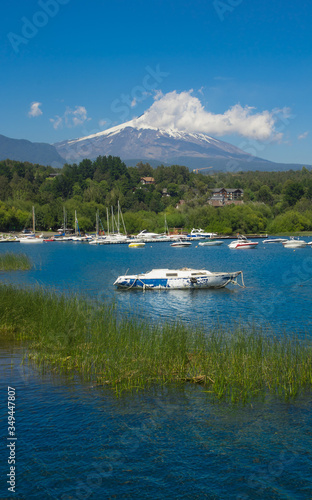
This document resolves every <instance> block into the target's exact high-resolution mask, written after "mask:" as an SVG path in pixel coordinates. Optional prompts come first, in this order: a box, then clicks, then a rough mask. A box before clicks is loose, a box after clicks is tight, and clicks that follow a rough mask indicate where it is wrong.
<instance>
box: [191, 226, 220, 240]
mask: <svg viewBox="0 0 312 500" xmlns="http://www.w3.org/2000/svg"><path fill="white" fill-rule="evenodd" d="M214 236H217V233H207V232H205V231H204V230H203V229H195V228H194V227H193V229H192V231H191V232H190V233H189V234H188V235H187V237H188V238H191V239H204V238H213V237H214Z"/></svg>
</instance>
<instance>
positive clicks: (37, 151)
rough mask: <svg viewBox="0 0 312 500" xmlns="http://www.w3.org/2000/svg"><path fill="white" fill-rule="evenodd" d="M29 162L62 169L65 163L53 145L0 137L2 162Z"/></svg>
mask: <svg viewBox="0 0 312 500" xmlns="http://www.w3.org/2000/svg"><path fill="white" fill-rule="evenodd" d="M7 159H9V160H16V161H28V162H29V163H38V164H39V165H50V166H51V167H62V166H63V165H64V163H65V160H64V158H62V157H61V156H60V155H59V153H58V152H57V150H56V148H55V147H54V146H52V145H51V144H46V143H44V142H30V141H26V140H25V139H10V138H9V137H5V136H4V135H0V160H7Z"/></svg>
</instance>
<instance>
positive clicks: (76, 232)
mask: <svg viewBox="0 0 312 500" xmlns="http://www.w3.org/2000/svg"><path fill="white" fill-rule="evenodd" d="M75 236H78V230H77V210H75Z"/></svg>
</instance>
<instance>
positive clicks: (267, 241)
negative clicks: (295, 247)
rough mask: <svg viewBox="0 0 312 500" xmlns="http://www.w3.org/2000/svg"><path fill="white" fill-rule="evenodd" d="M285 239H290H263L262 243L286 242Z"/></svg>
mask: <svg viewBox="0 0 312 500" xmlns="http://www.w3.org/2000/svg"><path fill="white" fill-rule="evenodd" d="M284 241H288V240H287V239H285V238H271V239H268V240H263V242H262V243H284Z"/></svg>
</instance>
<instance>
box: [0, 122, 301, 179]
mask: <svg viewBox="0 0 312 500" xmlns="http://www.w3.org/2000/svg"><path fill="white" fill-rule="evenodd" d="M100 155H101V156H108V155H112V156H119V157H120V158H121V159H122V160H123V161H124V162H125V163H126V164H127V165H128V166H135V165H136V164H137V163H138V162H140V161H142V162H144V163H146V162H148V163H150V165H152V166H153V167H156V166H157V165H161V164H163V165H174V164H176V165H184V166H186V167H188V168H190V169H191V170H192V169H198V170H199V169H203V173H205V170H204V169H205V168H207V169H208V168H210V171H229V172H238V171H242V170H243V171H246V170H262V171H278V170H290V169H293V170H298V169H301V168H302V166H303V165H301V164H289V163H274V162H271V161H268V160H264V159H262V158H257V157H255V156H252V155H250V154H248V153H245V152H244V151H242V150H241V149H239V148H237V147H235V146H233V145H231V144H229V143H227V142H224V141H219V140H217V139H214V138H213V137H210V136H209V135H207V134H199V133H187V132H181V131H174V130H163V129H157V128H154V127H151V126H147V125H145V124H144V123H143V122H142V121H140V118H137V119H135V120H131V121H129V122H126V123H124V124H122V125H118V126H117V127H113V128H110V129H108V130H104V131H103V132H99V133H97V134H92V135H89V136H86V137H81V138H79V139H73V140H68V141H62V142H58V143H55V144H53V145H51V144H45V143H33V142H30V141H26V140H23V139H10V138H8V137H5V136H3V135H0V160H4V159H7V158H9V159H11V160H19V161H29V162H31V163H39V164H41V165H51V166H52V167H62V165H63V164H64V163H65V162H67V163H77V162H79V161H81V160H83V159H84V158H89V159H91V160H95V159H96V158H97V157H98V156H100ZM305 166H306V167H310V165H305ZM207 172H208V170H207Z"/></svg>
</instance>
